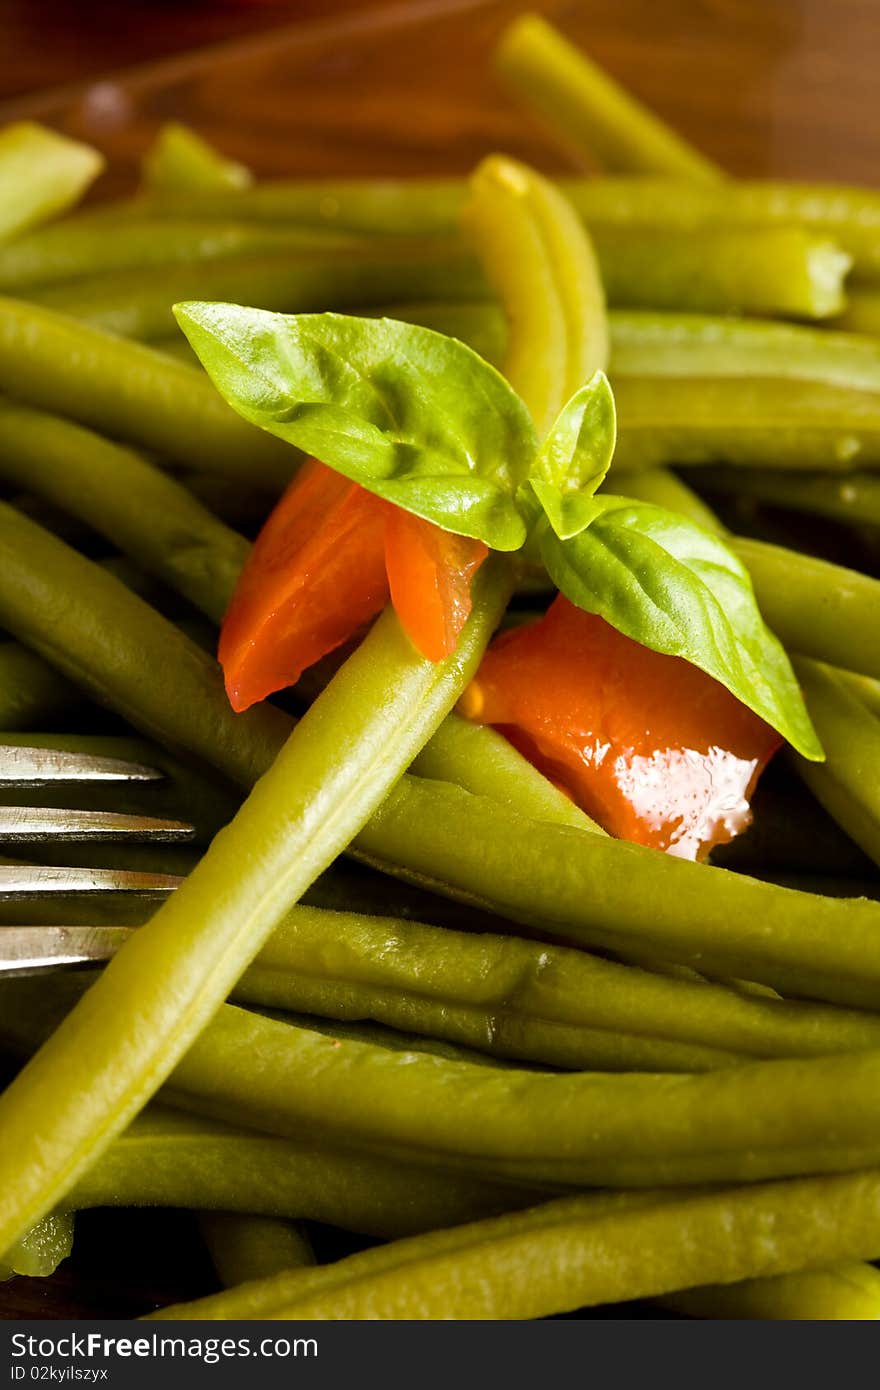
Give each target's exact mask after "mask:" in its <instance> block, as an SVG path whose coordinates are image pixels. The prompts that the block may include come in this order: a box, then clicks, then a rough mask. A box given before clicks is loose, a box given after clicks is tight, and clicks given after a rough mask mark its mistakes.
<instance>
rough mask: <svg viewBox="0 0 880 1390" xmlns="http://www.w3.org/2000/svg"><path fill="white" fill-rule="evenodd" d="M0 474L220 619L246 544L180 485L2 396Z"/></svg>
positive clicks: (94, 437) (97, 440)
mask: <svg viewBox="0 0 880 1390" xmlns="http://www.w3.org/2000/svg"><path fill="white" fill-rule="evenodd" d="M0 480H3V481H4V482H8V483H12V484H14V485H17V486H22V487H24V486H27V487H30V488H31V489H33V490H34V491H36V492H38V493H40V494H41V495H42V496H43V497H46V498H47V499H48V500H49V501H51V502H53V503H55V504H56V505H57V506H59V507H63V508H66V509H67V510H68V511H70V512H72V513H73V514H74V515H75V516H77V517H79V518H80V520H82V521H85V522H87V523H88V524H89V525H90V526H93V527H94V528H95V530H97V531H98V532H100V533H101V534H102V535H103V536H105V537H106V539H107V540H109V541H110V542H111V543H112V544H113V545H114V546H117V547H118V548H119V549H120V550H123V551H125V552H126V553H127V554H128V555H130V556H131V558H132V559H133V560H135V561H136V562H137V563H138V564H139V565H141V566H142V567H143V568H144V569H146V570H147V571H148V572H149V573H152V574H155V575H157V576H158V577H159V578H160V579H162V580H164V581H165V583H166V584H168V585H169V587H170V588H172V589H175V590H177V591H178V592H180V593H182V594H183V595H184V597H186V598H188V599H189V600H190V601H191V602H192V603H194V604H195V605H196V607H197V608H200V609H201V611H202V612H203V613H206V614H207V616H208V617H210V618H213V619H214V620H215V621H217V622H219V621H220V619H221V618H222V617H223V614H224V613H225V611H226V608H227V607H228V605H229V600H230V598H231V597H232V592H233V589H234V588H235V584H236V581H237V579H238V576H239V573H240V572H241V568H242V566H243V565H244V562H245V559H246V558H247V554H248V550H249V549H250V547H249V545H248V543H247V541H245V540H244V538H243V537H242V536H239V535H238V534H237V533H236V532H235V531H232V530H230V529H229V528H228V527H227V526H224V525H223V523H222V522H220V521H218V520H217V519H216V518H215V517H214V516H212V514H211V513H210V512H209V511H208V510H207V509H206V508H205V507H203V506H202V505H201V504H200V503H199V502H197V501H196V499H195V498H194V497H193V496H192V494H191V493H189V492H188V491H187V489H186V488H185V487H183V485H182V484H180V483H177V482H175V481H174V480H173V479H172V478H169V477H167V476H166V475H164V474H163V473H161V472H160V471H159V470H158V469H157V468H154V467H153V466H152V465H151V464H149V463H147V462H146V461H145V460H143V459H141V458H139V457H138V455H137V454H135V453H133V452H132V451H131V450H129V449H124V448H122V447H121V446H119V445H117V444H112V443H110V442H109V441H108V440H105V439H102V438H101V436H100V435H97V434H94V433H93V432H92V431H91V430H86V429H83V428H82V427H81V426H79V425H75V424H73V423H72V422H71V421H69V420H63V419H60V418H59V417H57V416H53V415H47V414H45V413H44V412H42V411H36V410H30V409H28V408H27V407H25V406H18V405H15V404H9V403H0Z"/></svg>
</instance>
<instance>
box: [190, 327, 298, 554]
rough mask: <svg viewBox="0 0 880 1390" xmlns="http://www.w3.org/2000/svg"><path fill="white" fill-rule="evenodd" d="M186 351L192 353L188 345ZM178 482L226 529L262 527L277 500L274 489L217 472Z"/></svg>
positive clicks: (238, 529) (192, 476)
mask: <svg viewBox="0 0 880 1390" xmlns="http://www.w3.org/2000/svg"><path fill="white" fill-rule="evenodd" d="M186 347H187V352H191V349H190V347H189V344H187V345H186ZM174 476H176V477H177V479H178V481H179V482H181V483H183V485H184V487H185V488H186V489H187V490H188V491H189V492H191V493H192V494H193V496H194V497H196V498H197V499H198V500H199V502H201V504H202V506H203V507H207V508H208V511H209V512H213V513H214V515H215V516H218V517H219V518H220V520H221V521H225V522H226V525H227V526H232V527H233V528H234V529H235V530H236V531H244V532H246V533H252V532H253V531H255V530H257V529H258V528H259V527H260V526H262V524H263V522H264V521H265V520H266V518H267V516H268V515H269V513H270V511H271V510H272V508H273V507H274V505H275V503H276V501H277V500H278V496H277V493H276V492H275V491H274V490H271V489H266V488H262V489H261V488H259V487H255V486H252V485H251V484H250V483H248V482H246V481H245V480H244V479H243V478H224V477H222V476H220V475H218V474H216V473H193V472H190V471H184V472H182V473H176V474H175V475H174Z"/></svg>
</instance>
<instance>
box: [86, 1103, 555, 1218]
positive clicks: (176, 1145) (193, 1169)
mask: <svg viewBox="0 0 880 1390" xmlns="http://www.w3.org/2000/svg"><path fill="white" fill-rule="evenodd" d="M535 1195H536V1194H535V1189H534V1188H531V1189H529V1188H517V1187H511V1186H507V1185H503V1184H496V1183H490V1182H487V1181H485V1180H483V1179H480V1178H472V1177H469V1176H467V1175H465V1174H447V1173H443V1172H441V1171H439V1170H437V1171H434V1172H426V1171H425V1169H424V1168H421V1167H420V1168H414V1167H412V1166H407V1165H405V1164H402V1163H394V1162H392V1161H390V1160H388V1159H384V1158H379V1157H373V1156H371V1155H368V1154H355V1153H348V1152H344V1151H342V1150H334V1149H330V1148H327V1147H322V1146H321V1145H319V1144H314V1143H312V1142H311V1141H310V1140H309V1141H303V1139H302V1138H298V1139H295V1140H293V1139H278V1138H275V1137H273V1136H272V1135H268V1134H257V1133H255V1132H253V1131H251V1130H243V1129H241V1128H240V1127H232V1126H228V1125H221V1124H217V1123H216V1122H214V1121H211V1120H204V1119H198V1118H196V1117H193V1116H190V1115H183V1114H181V1113H179V1112H176V1111H173V1110H168V1109H165V1108H164V1107H161V1106H155V1105H150V1106H148V1107H147V1108H146V1110H144V1111H143V1112H142V1114H140V1115H139V1116H138V1117H137V1119H135V1120H134V1121H133V1122H132V1123H131V1124H130V1125H129V1127H128V1129H127V1130H126V1131H125V1132H124V1133H123V1134H121V1135H120V1136H119V1138H117V1139H114V1140H113V1143H112V1144H111V1145H110V1146H109V1148H107V1149H106V1150H105V1152H104V1153H103V1154H102V1155H101V1157H100V1158H99V1159H97V1161H96V1162H95V1163H94V1164H93V1165H92V1167H91V1168H89V1170H88V1171H87V1172H86V1173H85V1174H84V1176H83V1177H82V1178H81V1179H80V1180H79V1182H78V1183H77V1184H76V1186H75V1187H74V1188H73V1190H72V1192H71V1193H70V1196H69V1198H68V1199H67V1200H68V1201H69V1202H70V1203H71V1204H72V1205H73V1206H74V1207H76V1208H77V1209H78V1210H85V1209H87V1208H91V1207H103V1206H172V1207H187V1208H190V1209H195V1210H199V1211H223V1212H240V1213H242V1214H249V1215H264V1216H275V1217H294V1218H296V1219H308V1220H314V1221H325V1222H329V1223H330V1224H332V1225H337V1226H341V1227H343V1228H344V1229H345V1230H348V1231H357V1232H358V1233H359V1234H362V1235H374V1236H397V1235H403V1234H410V1233H412V1232H415V1231H424V1230H431V1229H433V1227H435V1226H450V1225H453V1224H454V1223H455V1222H457V1221H466V1220H470V1219H473V1218H474V1217H475V1216H481V1215H484V1214H486V1213H489V1212H500V1211H508V1210H511V1209H513V1208H516V1207H521V1206H524V1205H525V1204H526V1203H527V1202H528V1201H530V1200H534V1198H535Z"/></svg>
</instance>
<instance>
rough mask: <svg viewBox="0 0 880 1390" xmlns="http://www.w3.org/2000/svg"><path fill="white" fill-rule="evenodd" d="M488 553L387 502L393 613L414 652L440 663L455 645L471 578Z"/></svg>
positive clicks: (468, 603)
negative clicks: (414, 649) (395, 614)
mask: <svg viewBox="0 0 880 1390" xmlns="http://www.w3.org/2000/svg"><path fill="white" fill-rule="evenodd" d="M488 553H489V551H488V548H487V546H485V545H484V544H483V542H482V541H475V540H471V539H470V538H469V537H467V536H455V535H452V533H451V532H449V531H444V530H442V529H441V527H439V526H435V525H434V523H433V522H431V521H423V520H422V518H421V517H418V516H413V514H412V512H405V511H403V509H402V508H400V507H394V506H391V505H390V504H389V505H388V509H387V512H386V520H385V565H386V569H387V572H388V583H389V587H390V590H391V602H392V603H393V604H394V611H395V612H396V613H397V616H398V618H399V619H400V621H401V624H402V625H403V628H404V631H405V632H406V634H407V636H408V637H409V639H410V641H411V642H412V644H413V646H414V647H415V648H416V650H417V651H419V652H421V654H422V656H424V657H427V659H428V661H443V660H444V659H445V658H446V657H448V656H451V655H452V653H453V652H454V651H455V648H456V647H457V645H458V639H459V637H460V636H461V630H462V628H463V627H464V625H465V623H466V622H467V620H468V615H469V613H470V611H471V582H472V580H473V577H474V575H475V574H476V572H477V570H478V569H479V568H480V565H481V564H482V563H483V561H484V560H485V558H486V556H487V555H488Z"/></svg>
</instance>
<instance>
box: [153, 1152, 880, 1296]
mask: <svg viewBox="0 0 880 1390" xmlns="http://www.w3.org/2000/svg"><path fill="white" fill-rule="evenodd" d="M878 1251H880V1176H878V1173H877V1172H876V1171H871V1170H868V1171H865V1172H861V1173H853V1174H849V1175H846V1176H843V1177H831V1178H800V1179H794V1180H789V1181H787V1182H772V1183H761V1184H758V1185H755V1186H751V1187H735V1188H722V1189H721V1190H718V1191H715V1192H709V1193H703V1192H697V1193H693V1192H692V1193H687V1192H685V1193H680V1194H675V1195H673V1194H644V1197H643V1200H642V1201H641V1202H640V1201H637V1200H634V1199H633V1196H632V1194H621V1195H620V1197H619V1198H618V1200H617V1201H614V1200H613V1199H612V1200H609V1199H608V1198H602V1197H601V1196H599V1197H597V1196H590V1195H587V1196H583V1197H574V1198H561V1199H558V1200H556V1201H554V1202H549V1203H546V1204H544V1205H543V1206H541V1207H537V1208H534V1209H532V1210H531V1211H527V1212H522V1213H517V1214H514V1215H512V1216H502V1217H499V1218H496V1219H495V1220H492V1221H483V1222H477V1223H474V1224H473V1225H471V1226H464V1227H459V1228H456V1229H455V1230H452V1231H444V1232H439V1233H432V1234H431V1235H428V1236H420V1237H415V1238H413V1239H411V1240H404V1241H400V1242H395V1243H393V1244H391V1245H385V1246H380V1247H378V1248H377V1249H374V1250H367V1251H364V1252H362V1253H360V1254H357V1255H351V1256H349V1257H348V1258H347V1259H344V1260H341V1261H339V1262H337V1263H336V1264H334V1265H330V1266H324V1267H320V1268H318V1269H314V1270H293V1271H290V1272H289V1273H286V1274H280V1275H276V1276H274V1278H271V1279H268V1280H260V1281H258V1282H257V1283H252V1284H250V1285H247V1286H246V1287H244V1288H242V1289H240V1290H234V1291H232V1292H226V1293H221V1294H218V1295H215V1296H213V1297H210V1298H205V1299H199V1300H198V1301H197V1302H195V1303H188V1304H183V1305H180V1304H178V1305H176V1306H174V1307H172V1308H164V1309H162V1310H161V1311H160V1312H158V1313H154V1314H152V1316H153V1318H156V1319H169V1318H170V1319H180V1318H201V1319H205V1318H209V1319H218V1318H246V1319H253V1318H274V1319H294V1318H296V1319H331V1320H338V1319H348V1320H356V1319H398V1320H404V1319H436V1318H470V1319H475V1318H490V1319H491V1318H495V1319H498V1318H503V1319H516V1318H520V1319H522V1318H539V1317H544V1316H547V1315H549V1314H553V1313H561V1312H566V1311H571V1310H574V1309H576V1308H580V1307H589V1306H592V1305H596V1304H602V1303H614V1302H622V1301H626V1300H630V1299H634V1298H645V1297H656V1296H658V1295H661V1294H666V1293H671V1292H673V1291H674V1290H677V1289H687V1288H691V1287H694V1286H696V1285H701V1284H706V1283H710V1282H711V1283H719V1284H725V1285H727V1284H732V1283H735V1282H737V1281H740V1280H743V1279H753V1278H767V1277H771V1276H778V1275H784V1274H789V1273H792V1272H794V1271H800V1270H806V1269H822V1268H828V1267H829V1266H832V1265H834V1264H836V1263H838V1262H840V1261H853V1260H858V1259H871V1258H874V1257H875V1256H876V1255H877V1253H878Z"/></svg>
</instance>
